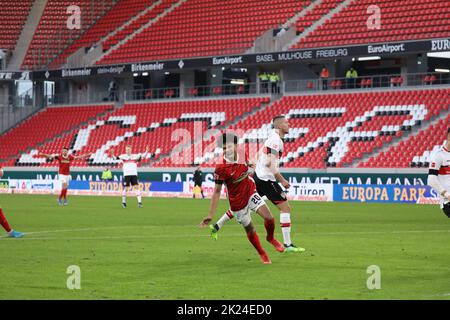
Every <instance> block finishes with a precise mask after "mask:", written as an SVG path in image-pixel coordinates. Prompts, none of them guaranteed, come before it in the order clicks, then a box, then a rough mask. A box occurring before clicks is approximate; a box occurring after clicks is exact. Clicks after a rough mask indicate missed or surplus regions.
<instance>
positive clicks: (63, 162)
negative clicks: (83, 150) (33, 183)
mask: <svg viewBox="0 0 450 320" xmlns="http://www.w3.org/2000/svg"><path fill="white" fill-rule="evenodd" d="M89 156H90V154H84V155H81V156H73V155H69V149H68V148H63V149H62V152H61V154H60V155H52V154H43V153H39V154H38V157H45V158H47V159H54V160H56V161H58V165H59V170H58V179H59V181H61V185H62V189H61V193H60V195H59V197H58V204H59V205H63V204H64V205H65V206H67V205H68V201H67V189H68V188H69V182H70V180H71V179H72V177H71V175H70V164H71V163H72V161H74V160H78V159H84V158H87V157H89ZM63 199H64V203H63V202H62V200H63Z"/></svg>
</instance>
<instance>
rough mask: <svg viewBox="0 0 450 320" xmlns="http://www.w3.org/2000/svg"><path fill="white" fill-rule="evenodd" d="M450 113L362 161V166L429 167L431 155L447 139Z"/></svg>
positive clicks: (360, 165)
mask: <svg viewBox="0 0 450 320" xmlns="http://www.w3.org/2000/svg"><path fill="white" fill-rule="evenodd" d="M449 123H450V115H448V116H447V117H446V118H444V119H442V120H440V121H439V122H438V123H436V124H434V125H431V126H430V127H429V128H428V129H427V130H423V131H420V132H419V134H418V135H415V136H412V137H410V138H409V139H407V140H406V141H405V140H403V141H400V143H399V144H398V145H396V146H393V147H390V148H389V149H388V150H386V151H384V152H382V153H381V154H380V155H379V156H377V157H372V158H370V159H369V160H368V161H367V162H361V163H360V164H359V165H358V167H360V168H385V167H390V168H407V167H419V168H420V167H428V165H429V163H430V155H431V154H432V153H433V152H434V151H436V150H438V149H439V148H440V147H441V146H442V143H443V141H444V139H445V135H446V133H447V130H448V128H449Z"/></svg>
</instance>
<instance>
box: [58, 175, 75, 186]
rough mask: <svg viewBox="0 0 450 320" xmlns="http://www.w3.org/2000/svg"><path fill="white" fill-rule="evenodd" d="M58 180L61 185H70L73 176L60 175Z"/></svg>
mask: <svg viewBox="0 0 450 320" xmlns="http://www.w3.org/2000/svg"><path fill="white" fill-rule="evenodd" d="M58 180H59V181H60V182H61V183H65V184H69V182H70V180H72V176H71V175H70V174H68V175H65V174H59V175H58Z"/></svg>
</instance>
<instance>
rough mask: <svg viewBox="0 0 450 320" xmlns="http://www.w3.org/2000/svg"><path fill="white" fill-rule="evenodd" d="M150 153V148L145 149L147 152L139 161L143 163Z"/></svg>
mask: <svg viewBox="0 0 450 320" xmlns="http://www.w3.org/2000/svg"><path fill="white" fill-rule="evenodd" d="M149 152H150V147H147V148H145V152H144V153H143V154H142V155H141V156H140V157H139V159H138V161H142V160H143V159H147V157H148V153H149Z"/></svg>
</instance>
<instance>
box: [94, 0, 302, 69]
mask: <svg viewBox="0 0 450 320" xmlns="http://www.w3.org/2000/svg"><path fill="white" fill-rule="evenodd" d="M309 3H310V1H309V0H305V1H298V0H273V1H267V2H265V3H264V5H263V6H261V1H259V0H248V1H239V0H228V1H215V0H198V1H186V2H184V3H183V4H182V5H180V6H179V7H177V8H176V9H174V10H173V11H172V12H171V13H170V14H168V15H166V16H164V17H163V18H161V19H160V20H158V21H157V22H156V23H154V24H151V25H150V26H149V27H148V28H146V29H144V30H143V31H142V32H140V33H138V34H137V35H135V36H134V37H133V38H132V39H131V40H129V41H127V42H125V43H124V44H123V45H121V46H119V47H118V48H116V49H115V50H112V51H111V52H110V53H109V54H107V55H106V56H105V57H104V58H103V59H101V60H100V61H99V62H97V64H112V63H118V62H123V61H124V60H127V61H136V62H137V61H146V60H160V59H169V58H179V57H183V58H189V57H197V56H209V55H218V54H233V53H241V52H244V51H245V50H247V49H248V48H250V47H251V46H252V45H253V43H254V41H255V39H256V38H257V37H258V36H260V35H261V34H263V33H264V32H265V31H266V30H269V29H270V28H277V27H279V26H280V25H281V24H283V23H285V22H286V20H288V19H289V18H291V17H292V16H294V15H295V14H296V13H297V12H299V11H301V10H303V8H304V6H307V5H309Z"/></svg>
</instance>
